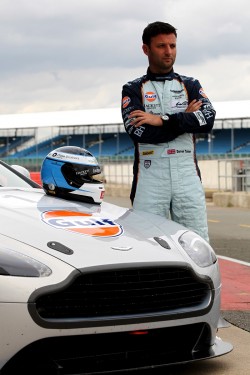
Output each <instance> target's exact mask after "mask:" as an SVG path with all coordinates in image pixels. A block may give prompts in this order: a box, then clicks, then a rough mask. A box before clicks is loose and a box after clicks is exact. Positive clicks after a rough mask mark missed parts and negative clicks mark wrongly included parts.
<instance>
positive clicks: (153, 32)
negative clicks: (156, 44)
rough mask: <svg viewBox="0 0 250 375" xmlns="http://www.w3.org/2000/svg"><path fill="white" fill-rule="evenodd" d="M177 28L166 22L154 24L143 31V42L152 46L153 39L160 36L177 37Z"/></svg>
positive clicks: (150, 24)
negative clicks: (169, 35) (172, 35)
mask: <svg viewBox="0 0 250 375" xmlns="http://www.w3.org/2000/svg"><path fill="white" fill-rule="evenodd" d="M176 30H177V29H176V28H175V27H174V26H172V25H170V24H169V23H166V22H160V21H156V22H152V23H149V24H148V26H147V27H146V28H145V29H144V30H143V34H142V42H143V44H147V45H148V46H149V45H150V41H151V38H152V37H154V36H157V35H159V34H174V35H175V36H176V37H177V32H176Z"/></svg>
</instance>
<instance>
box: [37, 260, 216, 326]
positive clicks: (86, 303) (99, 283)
mask: <svg viewBox="0 0 250 375" xmlns="http://www.w3.org/2000/svg"><path fill="white" fill-rule="evenodd" d="M211 294H212V285H211V281H210V282H209V281H208V280H206V281H205V280H204V279H199V278H198V277H197V276H196V275H195V274H194V273H193V272H192V270H191V269H188V268H176V267H157V268H155V267H148V268H140V269H121V270H112V271H110V270H109V271H102V272H94V273H87V274H81V275H80V276H78V277H77V278H75V279H74V280H72V282H71V283H70V284H69V285H66V286H64V287H63V289H60V290H55V291H53V292H50V293H47V294H45V295H42V296H40V297H38V298H37V299H36V301H35V307H34V309H35V310H36V314H38V315H39V317H40V318H42V319H43V320H53V321H54V322H56V321H57V320H58V321H60V322H62V321H64V320H65V321H66V320H68V319H77V320H88V319H90V320H91V319H104V318H110V317H116V318H117V317H129V316H131V315H148V314H157V313H163V312H164V313H165V314H168V313H178V314H180V313H187V312H189V311H193V310H201V309H204V308H207V307H208V305H209V303H210V302H211Z"/></svg>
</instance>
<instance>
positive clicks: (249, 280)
mask: <svg viewBox="0 0 250 375" xmlns="http://www.w3.org/2000/svg"><path fill="white" fill-rule="evenodd" d="M105 200H106V201H107V202H111V203H114V204H117V205H119V206H122V207H131V205H130V201H129V199H128V198H123V197H122V198H119V197H110V196H108V197H105ZM207 215H208V226H209V236H210V243H211V245H212V247H213V248H214V250H215V252H216V254H217V256H218V258H219V265H220V271H221V278H222V300H221V313H222V316H223V317H224V319H225V322H226V323H227V326H226V327H224V328H220V329H219V330H218V336H219V337H220V338H222V339H223V340H224V341H227V342H230V343H231V344H232V345H233V350H232V351H231V352H230V353H228V354H226V355H224V356H221V357H217V358H214V359H209V360H205V361H199V362H194V363H188V364H185V365H177V366H173V367H167V368H164V369H159V370H154V371H153V370H152V371H150V372H148V374H150V375H151V374H152V375H153V374H162V375H163V374H164V375H208V374H209V375H211V374H213V375H249V374H250V355H249V354H250V210H249V209H244V208H236V207H225V208H224V207H216V206H214V205H213V203H209V202H208V203H207Z"/></svg>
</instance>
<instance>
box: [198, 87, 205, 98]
mask: <svg viewBox="0 0 250 375" xmlns="http://www.w3.org/2000/svg"><path fill="white" fill-rule="evenodd" d="M199 94H200V95H201V96H203V98H207V95H206V94H205V91H204V89H203V88H202V87H201V88H200V90H199Z"/></svg>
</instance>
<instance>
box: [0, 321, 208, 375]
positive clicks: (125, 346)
mask: <svg viewBox="0 0 250 375" xmlns="http://www.w3.org/2000/svg"><path fill="white" fill-rule="evenodd" d="M138 333H139V332H138V331H134V332H117V333H104V334H93V335H82V336H65V337H63V336H62V337H51V338H44V339H42V340H39V341H37V342H34V343H31V344H30V345H28V346H27V347H25V348H24V349H22V350H21V351H20V352H19V353H18V354H17V355H16V356H15V357H14V358H13V359H12V360H11V361H10V362H9V363H8V364H7V365H6V366H5V368H4V371H3V374H4V375H12V374H17V373H24V374H25V375H28V374H29V375H30V374H32V375H33V374H49V375H54V374H55V375H58V374H61V375H62V374H88V375H89V374H95V375H96V374H99V375H100V374H111V373H112V374H117V373H120V372H121V371H122V370H123V371H124V372H125V373H126V371H130V373H131V371H132V373H135V372H136V370H142V369H147V368H148V369H151V370H152V368H153V367H158V366H160V367H161V366H167V365H170V364H176V363H179V362H186V361H192V360H194V359H200V358H206V357H210V356H211V354H209V350H211V331H210V328H209V326H208V325H206V324H205V323H196V324H191V325H186V326H178V327H170V328H161V329H152V330H146V331H141V332H140V333H141V334H138ZM1 373H2V372H1ZM140 373H141V371H140Z"/></svg>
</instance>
